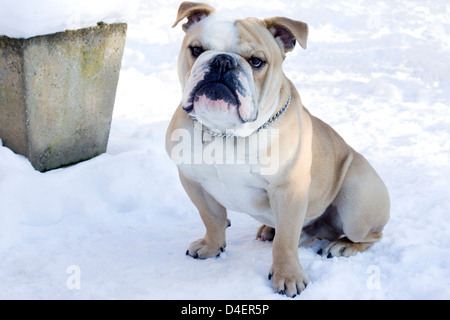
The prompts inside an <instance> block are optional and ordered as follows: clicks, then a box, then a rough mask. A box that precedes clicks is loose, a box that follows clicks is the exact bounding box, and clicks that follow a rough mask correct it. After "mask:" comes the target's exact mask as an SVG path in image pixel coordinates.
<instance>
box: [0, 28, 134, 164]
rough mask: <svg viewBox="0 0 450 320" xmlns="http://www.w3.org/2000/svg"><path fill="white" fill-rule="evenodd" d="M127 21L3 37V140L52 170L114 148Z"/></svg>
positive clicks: (0, 128) (0, 42)
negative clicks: (110, 144)
mask: <svg viewBox="0 0 450 320" xmlns="http://www.w3.org/2000/svg"><path fill="white" fill-rule="evenodd" d="M126 30H127V25H126V24H110V25H107V24H103V23H99V24H98V25H97V26H96V27H91V28H87V29H79V30H75V31H66V32H60V33H55V34H50V35H44V36H37V37H32V38H28V39H12V38H9V37H6V36H0V139H2V140H3V143H4V145H5V146H6V147H8V148H10V149H12V150H13V151H14V152H16V153H19V154H22V155H24V156H26V157H27V158H28V159H29V160H30V162H31V164H32V165H33V167H34V168H35V169H37V170H39V171H47V170H51V169H55V168H59V167H61V166H64V165H69V164H74V163H77V162H80V161H83V160H87V159H90V158H93V157H95V156H97V155H99V154H102V153H104V152H106V148H107V144H108V137H109V131H110V128H111V120H112V113H113V108H114V100H115V95H116V89H117V83H118V80H119V72H120V67H121V62H122V55H123V49H124V45H125V37H126Z"/></svg>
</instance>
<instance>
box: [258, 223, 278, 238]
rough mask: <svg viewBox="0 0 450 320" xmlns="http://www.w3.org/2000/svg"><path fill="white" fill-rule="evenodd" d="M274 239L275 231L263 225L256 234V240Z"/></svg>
mask: <svg viewBox="0 0 450 320" xmlns="http://www.w3.org/2000/svg"><path fill="white" fill-rule="evenodd" d="M274 237H275V229H274V228H272V227H269V226H266V225H265V224H263V225H262V226H261V227H259V228H258V231H257V232H256V239H261V240H262V241H272V240H273V238H274Z"/></svg>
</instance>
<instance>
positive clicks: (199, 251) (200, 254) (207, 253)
mask: <svg viewBox="0 0 450 320" xmlns="http://www.w3.org/2000/svg"><path fill="white" fill-rule="evenodd" d="M225 247H226V244H225V243H224V244H223V245H212V244H208V243H207V241H206V240H205V239H204V238H202V239H198V240H197V241H194V242H192V243H191V245H190V246H189V248H188V249H187V251H186V255H187V256H191V257H193V258H194V259H207V258H213V257H218V256H220V253H222V252H224V251H225Z"/></svg>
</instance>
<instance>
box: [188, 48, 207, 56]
mask: <svg viewBox="0 0 450 320" xmlns="http://www.w3.org/2000/svg"><path fill="white" fill-rule="evenodd" d="M189 49H191V53H192V56H193V57H194V58H198V57H199V56H200V55H201V54H202V53H203V52H205V50H203V48H202V47H189Z"/></svg>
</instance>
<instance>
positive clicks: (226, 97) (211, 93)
mask: <svg viewBox="0 0 450 320" xmlns="http://www.w3.org/2000/svg"><path fill="white" fill-rule="evenodd" d="M201 96H205V97H206V98H207V99H209V100H211V101H223V102H224V103H227V104H228V105H229V106H235V107H239V106H240V103H239V99H238V97H237V96H236V94H235V93H234V92H233V90H231V89H230V88H229V87H228V86H227V85H226V84H224V83H222V82H210V83H206V84H204V85H203V86H201V87H200V88H199V89H198V90H197V91H196V92H195V93H194V104H195V102H197V101H198V100H199V98H200V97H201Z"/></svg>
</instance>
